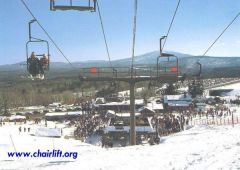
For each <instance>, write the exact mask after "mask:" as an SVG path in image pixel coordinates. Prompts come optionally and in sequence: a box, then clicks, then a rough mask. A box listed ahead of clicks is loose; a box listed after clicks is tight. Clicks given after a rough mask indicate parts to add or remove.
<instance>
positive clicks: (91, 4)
mask: <svg viewBox="0 0 240 170" xmlns="http://www.w3.org/2000/svg"><path fill="white" fill-rule="evenodd" d="M67 1H68V4H67V5H60V4H56V0H50V10H51V11H56V10H61V11H67V10H77V11H91V12H95V11H96V5H97V0H88V5H73V0H67ZM85 1H87V0H85Z"/></svg>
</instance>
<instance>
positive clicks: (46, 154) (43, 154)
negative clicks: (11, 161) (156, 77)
mask: <svg viewBox="0 0 240 170" xmlns="http://www.w3.org/2000/svg"><path fill="white" fill-rule="evenodd" d="M7 154H8V157H9V158H10V157H11V158H14V157H17V158H21V157H23V158H24V157H25V158H28V157H29V158H30V157H32V158H57V157H62V158H73V159H77V157H78V152H63V151H61V150H60V149H58V150H56V149H53V150H51V151H50V150H46V151H41V150H40V149H38V150H37V151H36V152H7Z"/></svg>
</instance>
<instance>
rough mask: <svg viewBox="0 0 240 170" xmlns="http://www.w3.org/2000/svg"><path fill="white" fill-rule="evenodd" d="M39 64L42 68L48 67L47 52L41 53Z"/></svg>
mask: <svg viewBox="0 0 240 170" xmlns="http://www.w3.org/2000/svg"><path fill="white" fill-rule="evenodd" d="M40 62H41V65H42V69H43V70H47V69H48V62H49V60H48V55H47V54H43V57H42V58H41V59H40Z"/></svg>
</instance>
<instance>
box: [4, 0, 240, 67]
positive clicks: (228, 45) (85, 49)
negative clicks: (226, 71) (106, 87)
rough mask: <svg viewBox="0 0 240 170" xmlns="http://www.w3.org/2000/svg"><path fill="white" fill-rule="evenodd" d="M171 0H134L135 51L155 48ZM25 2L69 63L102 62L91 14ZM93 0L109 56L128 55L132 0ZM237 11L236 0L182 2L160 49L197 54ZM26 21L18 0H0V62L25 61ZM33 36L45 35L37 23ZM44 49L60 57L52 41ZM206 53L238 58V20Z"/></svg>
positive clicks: (100, 38)
mask: <svg viewBox="0 0 240 170" xmlns="http://www.w3.org/2000/svg"><path fill="white" fill-rule="evenodd" d="M61 1H63V0H61ZM65 1H67V0H65ZM73 1H81V2H83V3H85V2H84V1H87V0H73ZM177 1H178V0H150V1H149V0H139V3H138V5H139V8H138V19H137V22H138V23H137V37H136V55H140V54H144V53H147V52H151V51H155V50H158V48H159V44H158V42H159V37H160V36H162V35H164V34H166V32H167V29H168V27H169V24H170V21H171V18H172V15H173V12H174V10H175V7H176V4H177ZM25 2H26V3H27V4H28V6H29V7H30V8H31V10H32V12H33V13H34V15H35V16H36V18H37V19H38V20H39V21H40V23H41V24H42V25H43V26H44V27H45V28H46V30H47V31H48V32H49V34H50V35H51V36H52V38H53V39H54V40H55V41H56V43H57V44H58V45H59V46H60V47H61V49H62V51H63V52H64V53H65V54H66V56H67V57H68V58H69V60H70V61H72V62H74V61H84V60H107V54H106V50H105V46H104V40H103V36H102V32H101V27H100V22H99V18H98V13H97V12H96V13H91V12H77V11H55V12H53V11H50V10H49V0H25ZM99 4H100V8H101V12H102V17H103V21H104V26H105V31H106V35H107V40H108V44H109V50H110V55H111V58H112V59H120V58H127V57H130V56H131V47H132V26H133V23H132V20H133V0H99ZM239 11H240V1H239V0H182V2H181V4H180V7H179V10H178V14H177V16H176V19H175V22H174V25H173V28H172V31H171V33H170V35H169V38H168V41H167V44H166V46H165V50H170V51H177V52H183V53H187V54H193V55H201V54H203V53H204V51H205V50H206V49H207V48H208V46H209V45H210V44H211V43H212V42H213V41H214V39H215V38H216V37H217V36H218V35H219V34H220V33H221V31H222V30H223V29H224V28H225V27H226V25H227V24H229V22H230V21H231V20H232V19H233V18H234V17H235V16H236V14H237V13H238V12H239ZM30 19H32V18H31V16H30V14H29V13H28V12H27V10H26V9H25V8H24V6H23V5H22V4H21V1H20V0H0V57H1V61H0V65H2V64H12V63H16V62H19V61H25V59H26V55H25V43H26V42H27V40H28V25H27V24H28V21H29V20H30ZM33 34H34V36H35V37H39V38H42V39H47V37H46V36H45V35H44V33H43V31H42V30H41V29H40V28H39V27H38V26H37V25H34V27H33ZM35 48H37V47H36V46H35V47H32V49H33V50H34V49H35ZM39 48H40V47H39ZM30 50H31V49H30ZM50 52H51V56H52V58H51V59H52V61H66V60H65V59H64V58H63V57H62V56H61V54H60V53H59V52H58V51H57V50H56V49H55V47H54V46H53V45H52V44H51V45H50ZM208 55H212V56H240V18H238V19H237V20H236V21H235V23H234V24H233V25H232V26H231V27H230V28H229V29H228V31H227V32H226V33H225V34H224V35H223V36H222V37H221V39H220V40H219V41H218V42H217V44H216V45H215V46H214V47H213V48H212V50H211V51H210V52H209V53H208Z"/></svg>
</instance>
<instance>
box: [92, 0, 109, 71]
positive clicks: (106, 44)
mask: <svg viewBox="0 0 240 170" xmlns="http://www.w3.org/2000/svg"><path fill="white" fill-rule="evenodd" d="M96 2H97V9H98V16H99V20H100V23H101V29H102V34H103V38H104V43H105V46H106V51H107V55H108V61H109V64H110V66H111V67H112V68H113V65H112V62H111V57H110V53H109V48H108V43H107V38H106V34H105V30H104V26H103V20H102V15H101V11H100V7H99V4H98V1H96Z"/></svg>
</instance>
